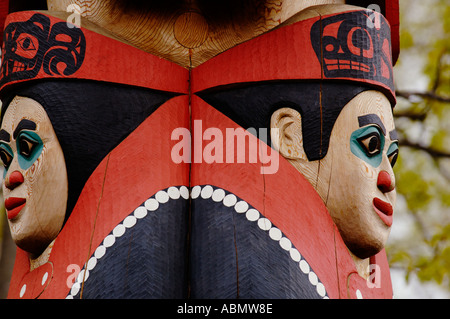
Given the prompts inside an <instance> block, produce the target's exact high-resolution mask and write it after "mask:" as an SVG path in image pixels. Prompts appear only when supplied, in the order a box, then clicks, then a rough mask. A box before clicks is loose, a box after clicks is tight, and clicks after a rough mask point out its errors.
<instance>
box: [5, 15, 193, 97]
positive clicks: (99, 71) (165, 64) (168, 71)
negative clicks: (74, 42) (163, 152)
mask: <svg viewBox="0 0 450 319" xmlns="http://www.w3.org/2000/svg"><path fill="white" fill-rule="evenodd" d="M35 13H36V12H33V11H22V12H15V13H12V14H10V15H8V17H7V19H6V24H9V23H11V22H17V21H27V20H28V19H30V18H31V16H33V14H35ZM46 16H48V17H49V18H50V20H51V23H52V25H53V24H55V23H57V22H61V21H63V20H60V19H58V18H55V17H52V16H49V15H46ZM81 29H82V31H83V33H84V35H85V38H86V54H85V58H84V61H83V64H82V65H81V68H80V69H79V70H78V71H76V72H75V73H74V74H72V75H70V76H64V75H48V74H46V73H45V72H44V70H43V68H41V69H40V71H39V73H38V75H37V76H36V77H35V78H34V79H36V80H37V79H44V78H52V79H54V78H76V79H88V80H97V81H106V82H112V83H120V84H128V85H134V86H140V87H146V88H151V89H155V90H163V91H170V92H177V93H187V91H188V76H189V72H188V71H187V70H186V69H184V68H182V67H181V66H178V65H176V64H175V63H172V62H169V61H167V60H164V59H161V58H159V57H157V56H154V55H152V54H149V53H145V52H144V51H142V50H139V49H136V48H134V47H132V46H130V45H127V44H124V43H122V42H119V41H116V40H113V39H111V38H108V37H106V36H103V35H100V34H98V33H95V32H93V31H90V30H87V29H85V28H81ZM130 57H133V58H132V59H130ZM18 82H21V81H15V82H9V83H7V84H6V85H11V84H14V83H18ZM4 86H5V85H4ZM4 86H3V87H4ZM3 87H0V89H2V88H3Z"/></svg>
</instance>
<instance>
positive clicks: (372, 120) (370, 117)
mask: <svg viewBox="0 0 450 319" xmlns="http://www.w3.org/2000/svg"><path fill="white" fill-rule="evenodd" d="M358 123H359V127H363V126H366V125H369V124H376V125H378V126H379V127H380V128H381V130H382V131H383V135H384V136H386V128H385V127H384V125H383V122H381V119H380V117H379V116H378V115H376V114H366V115H362V116H358Z"/></svg>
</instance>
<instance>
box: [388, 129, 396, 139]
mask: <svg viewBox="0 0 450 319" xmlns="http://www.w3.org/2000/svg"><path fill="white" fill-rule="evenodd" d="M389 137H390V138H391V141H398V133H397V131H396V130H392V131H390V132H389Z"/></svg>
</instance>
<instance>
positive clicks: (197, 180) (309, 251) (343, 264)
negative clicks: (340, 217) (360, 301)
mask: <svg viewBox="0 0 450 319" xmlns="http://www.w3.org/2000/svg"><path fill="white" fill-rule="evenodd" d="M192 120H193V121H195V120H201V121H202V123H203V124H202V133H201V134H203V132H204V131H205V130H206V129H208V128H219V129H221V130H222V132H223V136H225V135H226V133H225V130H226V128H233V129H236V128H238V127H239V126H238V125H237V124H236V123H234V122H233V121H231V120H230V119H229V118H227V117H226V116H224V115H223V114H221V113H220V112H218V111H217V110H215V109H214V108H212V107H211V106H209V105H208V104H206V103H205V102H203V101H202V100H201V99H199V98H197V97H195V96H194V97H193V98H192ZM198 133H199V132H198V131H196V130H195V128H194V129H193V134H194V135H193V141H194V144H193V147H194V149H193V152H196V151H197V150H198V149H195V148H196V147H199V146H200V145H198V144H195V143H196V142H199V141H200V140H201V137H202V136H201V135H200V136H199V134H198ZM249 137H250V139H256V137H254V136H253V135H250V134H249ZM209 142H210V141H203V143H202V147H203V148H204V147H205V146H206V145H207V144H208V143H209ZM228 142H229V141H228ZM264 147H265V148H268V146H267V145H265V144H264ZM224 148H225V146H224ZM268 151H269V152H270V150H268ZM225 156H226V154H224V159H225ZM279 164H280V166H279V170H278V171H277V172H276V173H275V174H270V175H269V174H267V175H262V174H260V169H261V166H263V164H262V163H261V162H260V161H258V163H254V164H253V163H249V162H248V161H247V162H246V163H237V161H236V153H235V162H234V164H233V163H212V164H208V163H205V162H203V163H193V164H192V173H191V186H195V185H205V184H209V185H214V186H217V187H221V188H223V189H226V190H228V191H230V192H232V193H234V194H235V195H236V196H238V197H240V198H242V199H243V200H245V201H247V202H248V203H249V204H250V205H252V206H253V207H255V208H256V209H258V211H259V212H260V213H261V214H262V215H264V216H265V217H266V218H268V219H269V220H271V222H272V223H273V224H274V225H275V226H276V227H278V228H279V229H280V230H281V231H282V232H283V233H284V234H285V235H286V236H287V237H288V238H289V239H290V240H291V242H292V243H293V244H294V246H295V247H296V248H297V249H298V250H299V252H300V253H301V254H302V256H304V257H305V259H306V260H307V261H308V263H309V264H310V265H311V267H312V269H313V270H314V272H315V273H316V274H317V276H318V277H319V279H320V280H321V282H322V283H323V284H324V285H325V287H326V289H327V293H328V295H329V297H330V298H347V295H348V294H347V284H346V283H347V278H348V276H349V275H350V274H352V273H355V274H356V276H357V277H359V275H357V271H356V268H355V265H354V262H353V260H352V258H351V256H350V254H349V252H348V249H347V247H346V246H345V244H344V242H343V240H342V238H341V237H340V235H339V231H338V230H337V228H336V226H335V225H334V223H333V221H332V219H331V217H330V215H329V213H328V211H327V209H326V207H325V206H324V204H323V202H322V200H321V199H320V197H319V195H318V194H317V192H316V191H315V190H314V189H313V188H312V186H311V185H310V184H309V182H308V181H307V180H306V179H305V178H304V177H303V176H302V175H301V174H300V173H299V172H298V171H297V170H296V169H295V168H294V167H293V166H292V165H291V164H290V163H289V162H287V161H286V160H285V159H284V158H282V157H280V162H279ZM236 181H239V182H236ZM376 260H377V262H379V266H380V268H381V270H382V286H383V289H382V290H380V289H379V290H370V293H368V292H366V293H365V294H366V295H367V296H369V295H370V296H372V297H376V298H391V297H392V288H391V284H390V275H389V267H388V265H387V261H386V254H385V252H384V250H383V251H382V252H380V253H379V254H378V255H377V256H376ZM357 277H355V278H357ZM359 278H360V279H361V280H363V282H361V280H358V283H357V285H355V287H357V288H359V289H361V290H363V289H365V287H367V286H366V284H365V280H364V279H362V278H361V277H359ZM362 283H364V285H363V286H362V287H361V285H362ZM352 287H353V286H352Z"/></svg>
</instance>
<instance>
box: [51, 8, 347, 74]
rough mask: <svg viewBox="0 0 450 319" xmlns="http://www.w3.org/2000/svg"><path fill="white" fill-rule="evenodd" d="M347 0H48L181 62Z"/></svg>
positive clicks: (194, 62) (199, 59)
mask: <svg viewBox="0 0 450 319" xmlns="http://www.w3.org/2000/svg"><path fill="white" fill-rule="evenodd" d="M344 2H345V1H344V0H314V1H306V0H301V1H295V0H277V1H275V0H245V1H238V0H233V1H225V0H220V1H214V2H212V1H204V0H179V1H176V0H172V1H168V2H164V3H163V2H156V1H149V2H142V1H124V0H112V1H102V0H48V1H47V3H48V9H49V10H50V11H60V12H61V11H64V12H65V11H66V9H67V7H68V6H69V5H70V4H76V5H78V6H80V8H81V11H82V13H81V15H82V17H84V18H86V19H87V20H89V21H91V22H93V23H94V24H95V25H98V26H99V27H101V28H104V29H105V30H107V31H109V32H111V33H112V34H114V35H115V36H117V37H118V38H120V39H122V40H123V41H126V42H129V43H130V44H132V45H134V46H135V47H137V48H139V49H141V50H143V51H146V52H148V53H152V54H155V55H157V56H160V57H162V58H165V59H167V60H170V61H172V62H175V63H177V64H179V65H181V66H183V67H186V68H189V67H196V66H198V65H200V64H202V63H203V62H205V61H207V60H209V59H210V58H212V57H214V56H216V55H217V54H219V53H221V52H224V51H226V50H227V49H229V48H231V47H233V46H235V45H237V44H239V43H242V42H244V41H247V40H250V39H252V38H254V37H256V36H258V35H260V34H262V33H264V32H267V31H269V30H271V29H273V28H274V27H276V26H278V25H279V24H281V23H282V22H284V21H286V20H287V19H289V18H290V17H292V16H293V15H295V14H296V13H298V12H300V11H301V10H303V9H305V8H307V7H309V6H313V5H319V4H328V3H344Z"/></svg>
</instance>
